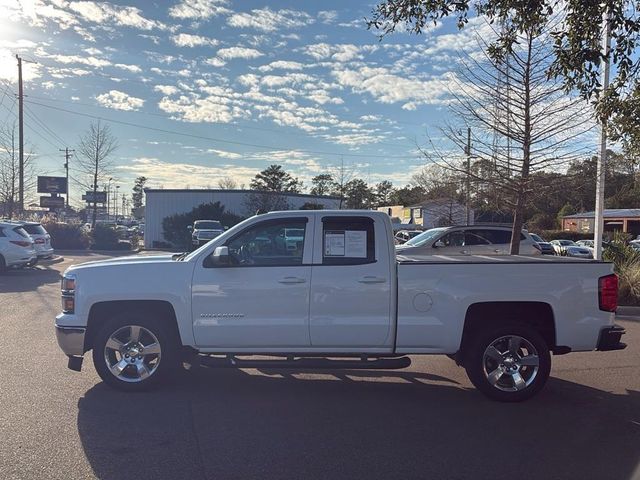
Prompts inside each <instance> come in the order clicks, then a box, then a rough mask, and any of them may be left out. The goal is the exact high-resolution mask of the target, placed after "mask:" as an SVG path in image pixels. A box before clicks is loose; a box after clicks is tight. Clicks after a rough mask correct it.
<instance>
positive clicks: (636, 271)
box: [602, 234, 640, 305]
mask: <svg viewBox="0 0 640 480" xmlns="http://www.w3.org/2000/svg"><path fill="white" fill-rule="evenodd" d="M625 240H626V235H625V234H616V235H614V236H613V241H611V242H610V243H608V244H607V245H606V247H605V248H604V250H603V252H602V258H603V259H604V260H606V261H608V262H612V263H613V270H614V272H616V274H617V275H618V286H619V290H618V303H620V304H621V305H640V252H638V251H637V250H635V249H633V248H632V247H630V246H629V245H628V244H627V243H626V241H625Z"/></svg>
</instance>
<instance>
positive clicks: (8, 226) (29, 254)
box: [0, 221, 38, 271]
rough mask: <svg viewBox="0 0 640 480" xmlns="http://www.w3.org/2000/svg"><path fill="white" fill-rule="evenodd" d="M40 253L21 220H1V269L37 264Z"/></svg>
mask: <svg viewBox="0 0 640 480" xmlns="http://www.w3.org/2000/svg"><path fill="white" fill-rule="evenodd" d="M37 262H38V255H37V254H36V251H35V248H34V246H33V240H32V239H31V237H30V236H29V234H28V233H27V232H26V231H25V230H24V228H22V225H21V224H20V223H19V222H7V221H0V271H4V270H5V269H7V268H9V267H24V266H27V265H35V264H36V263H37Z"/></svg>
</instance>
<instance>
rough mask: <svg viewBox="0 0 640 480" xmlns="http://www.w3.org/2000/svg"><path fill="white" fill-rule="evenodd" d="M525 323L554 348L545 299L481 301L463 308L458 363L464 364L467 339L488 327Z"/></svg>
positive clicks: (551, 321) (551, 319)
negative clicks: (465, 308)
mask: <svg viewBox="0 0 640 480" xmlns="http://www.w3.org/2000/svg"><path fill="white" fill-rule="evenodd" d="M509 325H527V326H530V327H532V328H533V329H534V330H536V331H537V332H538V333H539V334H540V335H541V336H542V338H543V339H544V341H545V343H546V344H547V346H548V347H549V349H550V350H554V349H555V348H556V329H555V317H554V314H553V309H552V308H551V305H549V304H548V303H545V302H525V301H522V302H517V301H515V302H482V303H475V304H472V305H470V306H469V308H468V309H467V312H466V315H465V319H464V327H463V330H462V339H461V342H460V348H459V350H458V353H457V355H456V361H457V363H458V364H461V365H464V362H465V360H466V355H467V353H468V350H469V346H470V344H471V341H472V340H473V339H474V338H475V337H477V336H478V335H479V334H481V333H482V332H483V331H486V329H489V328H497V327H501V326H509Z"/></svg>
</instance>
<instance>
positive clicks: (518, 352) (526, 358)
mask: <svg viewBox="0 0 640 480" xmlns="http://www.w3.org/2000/svg"><path fill="white" fill-rule="evenodd" d="M482 365H483V369H484V374H485V377H486V378H487V380H488V382H489V383H490V384H491V385H493V386H494V387H495V388H497V389H498V390H502V391H504V392H517V391H520V390H524V389H525V388H527V387H528V386H529V385H531V383H533V381H534V380H535V378H536V375H537V374H538V369H539V367H540V359H539V357H538V351H537V350H536V349H535V347H534V346H533V344H531V342H529V341H528V340H527V339H525V338H522V337H519V336H517V335H506V336H504V337H500V338H498V339H497V340H494V341H493V342H492V343H491V344H490V345H489V346H488V347H487V348H486V349H485V351H484V355H483V358H482Z"/></svg>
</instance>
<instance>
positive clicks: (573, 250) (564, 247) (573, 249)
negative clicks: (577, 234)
mask: <svg viewBox="0 0 640 480" xmlns="http://www.w3.org/2000/svg"><path fill="white" fill-rule="evenodd" d="M550 243H551V245H553V248H554V249H555V251H556V254H558V255H563V256H565V257H576V258H593V250H592V249H591V248H589V247H583V246H580V245H578V244H577V243H576V242H574V241H573V240H551V242H550Z"/></svg>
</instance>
